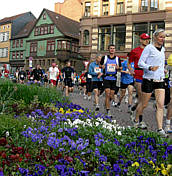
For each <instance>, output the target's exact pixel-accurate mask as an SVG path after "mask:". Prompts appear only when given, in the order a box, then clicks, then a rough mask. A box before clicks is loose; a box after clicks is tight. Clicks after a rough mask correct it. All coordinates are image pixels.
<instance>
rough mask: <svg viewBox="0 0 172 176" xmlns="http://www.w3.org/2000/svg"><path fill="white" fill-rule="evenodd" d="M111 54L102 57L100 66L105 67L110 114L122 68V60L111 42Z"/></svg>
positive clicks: (106, 93)
mask: <svg viewBox="0 0 172 176" xmlns="http://www.w3.org/2000/svg"><path fill="white" fill-rule="evenodd" d="M108 49H109V55H105V56H103V57H102V59H101V61H100V66H101V67H102V68H103V69H104V74H105V75H104V81H103V85H104V89H105V107H106V112H107V115H108V116H111V117H112V115H111V112H110V102H111V100H113V99H114V92H115V90H116V74H117V69H120V68H121V60H120V58H118V57H117V56H115V45H113V44H111V45H109V47H108Z"/></svg>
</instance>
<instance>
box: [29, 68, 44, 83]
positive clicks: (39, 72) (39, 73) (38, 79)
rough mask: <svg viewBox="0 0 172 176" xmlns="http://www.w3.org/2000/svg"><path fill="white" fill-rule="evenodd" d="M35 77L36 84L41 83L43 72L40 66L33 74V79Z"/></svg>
mask: <svg viewBox="0 0 172 176" xmlns="http://www.w3.org/2000/svg"><path fill="white" fill-rule="evenodd" d="M32 77H33V81H34V83H38V84H40V83H41V79H42V77H43V72H42V70H41V68H40V65H37V66H36V68H35V69H34V70H33V71H32V73H31V78H32Z"/></svg>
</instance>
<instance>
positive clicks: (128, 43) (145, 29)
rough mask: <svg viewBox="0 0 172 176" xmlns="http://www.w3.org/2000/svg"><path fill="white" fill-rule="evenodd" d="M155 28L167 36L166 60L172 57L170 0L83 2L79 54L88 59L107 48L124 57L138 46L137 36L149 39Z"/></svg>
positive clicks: (171, 6)
mask: <svg viewBox="0 0 172 176" xmlns="http://www.w3.org/2000/svg"><path fill="white" fill-rule="evenodd" d="M157 28H164V29H165V30H166V33H167V34H168V35H167V37H166V41H165V48H166V56H167V57H168V55H169V54H170V53H172V1H170V0H83V1H82V18H81V24H80V50H79V51H80V54H81V55H82V56H83V57H84V58H85V59H89V58H91V57H94V56H95V54H96V53H97V52H99V53H102V54H106V53H107V48H108V45H109V44H111V43H113V44H115V46H116V53H117V55H120V56H123V55H124V56H126V54H127V53H128V52H130V51H131V49H132V48H135V47H137V46H138V45H139V35H140V34H141V33H148V34H149V35H150V36H151V37H152V36H153V32H154V31H155V30H156V29H157Z"/></svg>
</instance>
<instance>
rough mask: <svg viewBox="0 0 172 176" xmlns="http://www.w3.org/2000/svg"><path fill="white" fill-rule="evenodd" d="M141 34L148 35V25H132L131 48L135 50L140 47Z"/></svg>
mask: <svg viewBox="0 0 172 176" xmlns="http://www.w3.org/2000/svg"><path fill="white" fill-rule="evenodd" d="M142 33H148V24H147V23H140V24H134V26H133V48H136V47H138V46H139V45H140V35H141V34H142Z"/></svg>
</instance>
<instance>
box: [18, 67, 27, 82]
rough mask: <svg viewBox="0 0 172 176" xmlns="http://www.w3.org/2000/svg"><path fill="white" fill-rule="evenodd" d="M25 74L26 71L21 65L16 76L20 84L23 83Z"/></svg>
mask: <svg viewBox="0 0 172 176" xmlns="http://www.w3.org/2000/svg"><path fill="white" fill-rule="evenodd" d="M26 76H27V75H26V72H25V70H24V67H22V69H21V70H20V71H19V74H18V78H19V81H20V84H24V81H25V79H26Z"/></svg>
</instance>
